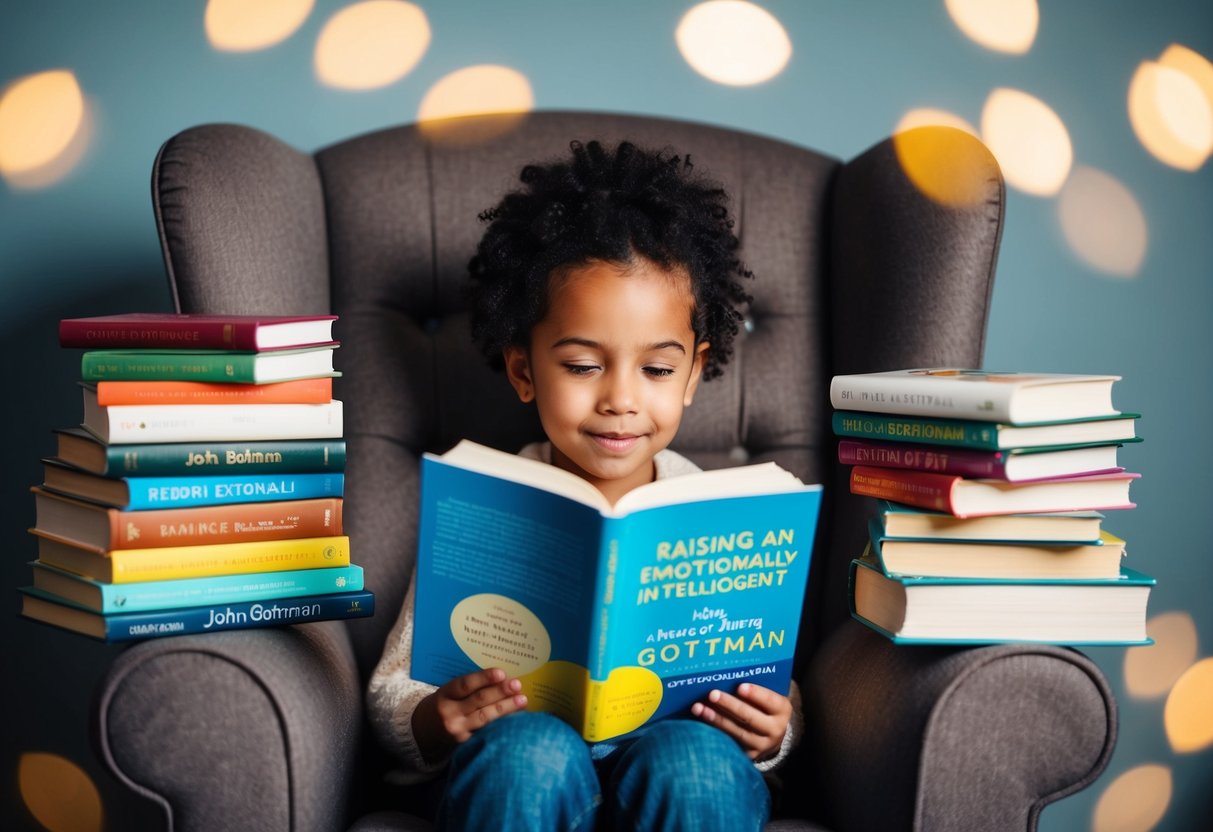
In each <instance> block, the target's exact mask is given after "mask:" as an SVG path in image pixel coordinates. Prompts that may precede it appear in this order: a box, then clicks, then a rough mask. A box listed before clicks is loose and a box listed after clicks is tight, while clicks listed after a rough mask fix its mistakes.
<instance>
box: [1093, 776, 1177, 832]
mask: <svg viewBox="0 0 1213 832" xmlns="http://www.w3.org/2000/svg"><path fill="white" fill-rule="evenodd" d="M1173 788H1174V785H1173V783H1172V778H1171V769H1169V768H1168V767H1167V766H1161V765H1158V764H1156V763H1147V764H1145V765H1140V766H1137V767H1135V768H1131V769H1129V770H1128V771H1126V772H1125V773H1124V774H1122V775H1120V776H1119V777H1117V778H1116V779H1115V780H1113V781H1112V782H1111V783H1110V784H1109V785H1108V787H1107V788H1106V789H1104V793H1103V794H1102V795H1100V796H1099V802H1098V803H1096V804H1095V815H1094V818H1093V820H1092V822H1091V829H1092V832H1148V830H1150V829H1153V828H1154V827H1155V826H1157V825H1158V822H1159V821H1160V820H1162V817H1163V815H1165V814H1166V813H1167V807H1168V806H1170V805H1171V792H1172V790H1173Z"/></svg>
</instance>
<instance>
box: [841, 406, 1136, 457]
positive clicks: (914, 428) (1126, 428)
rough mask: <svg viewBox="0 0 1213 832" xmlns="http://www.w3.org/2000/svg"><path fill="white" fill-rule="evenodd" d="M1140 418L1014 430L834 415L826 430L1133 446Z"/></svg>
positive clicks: (892, 438)
mask: <svg viewBox="0 0 1213 832" xmlns="http://www.w3.org/2000/svg"><path fill="white" fill-rule="evenodd" d="M1139 418H1140V416H1139V415H1138V414H1136V413H1122V414H1120V415H1119V416H1106V417H1103V418H1098V419H1082V420H1079V421H1073V422H1048V423H1044V424H1038V425H1028V426H1016V425H1005V424H999V423H996V422H980V421H976V420H969V419H931V418H924V417H914V416H894V415H886V414H880V413H858V412H856V411H851V410H836V411H834V415H833V417H831V426H832V427H833V429H834V433H835V435H837V436H854V437H859V438H863V439H879V440H884V441H888V442H918V443H922V444H927V445H947V446H951V447H955V448H974V449H977V450H990V451H998V450H1005V449H1009V448H1040V447H1045V446H1058V445H1109V444H1123V443H1127V442H1138V441H1140V440H1139V439H1138V438H1137V436H1136V432H1137V424H1136V420H1137V419H1139Z"/></svg>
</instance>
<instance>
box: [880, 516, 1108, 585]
mask: <svg viewBox="0 0 1213 832" xmlns="http://www.w3.org/2000/svg"><path fill="white" fill-rule="evenodd" d="M868 535H869V538H870V541H871V553H872V558H873V560H875V561H876V562H877V563H878V564H879V565H880V567H881V569H882V570H883V571H884V573H885V574H886V575H918V576H921V577H938V578H1003V579H1008V580H1014V579H1021V578H1022V579H1031V580H1037V579H1039V580H1044V579H1048V578H1104V579H1114V578H1116V577H1117V576H1119V575H1120V561H1121V558H1122V557H1124V554H1125V542H1124V541H1123V540H1121V539H1120V538H1119V537H1117V536H1116V535H1114V534H1111V533H1109V532H1106V531H1105V532H1103V534H1102V536H1101V537H1100V539H1099V540H1098V541H1096V542H1095V543H1079V544H1071V543H1041V542H1030V541H1021V540H940V539H932V538H904V537H886V536H885V534H884V531H883V529H882V528H881V525H880V522H879V521H877V520H872V521H870V522H869V524H868Z"/></svg>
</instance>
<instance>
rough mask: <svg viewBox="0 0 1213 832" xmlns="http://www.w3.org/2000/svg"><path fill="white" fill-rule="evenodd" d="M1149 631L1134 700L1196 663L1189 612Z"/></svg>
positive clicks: (1135, 660) (1132, 654) (1129, 661)
mask: <svg viewBox="0 0 1213 832" xmlns="http://www.w3.org/2000/svg"><path fill="white" fill-rule="evenodd" d="M1077 173H1078V171H1075V174H1077ZM1066 187H1067V188H1069V183H1067V184H1066ZM1062 198H1063V199H1064V198H1065V195H1064V194H1063V195H1062ZM1146 632H1147V633H1148V634H1149V636H1150V638H1152V639H1154V643H1153V644H1151V645H1149V646H1147V647H1134V648H1133V649H1132V650H1126V651H1125V689H1126V690H1127V691H1128V693H1129V696H1131V697H1133V698H1134V699H1157V698H1158V697H1160V696H1165V695H1166V693H1167V691H1169V690H1170V689H1171V686H1172V685H1174V684H1175V680H1176V679H1178V678H1179V677H1180V676H1181V675H1182V674H1183V672H1184V671H1185V670H1187V669H1188V667H1190V666H1191V664H1192V662H1194V661H1196V651H1197V637H1196V624H1195V622H1193V621H1192V616H1191V615H1189V614H1188V613H1186V612H1164V613H1162V614H1161V615H1156V616H1154V617H1153V618H1151V619H1150V620H1149V621H1147V622H1146Z"/></svg>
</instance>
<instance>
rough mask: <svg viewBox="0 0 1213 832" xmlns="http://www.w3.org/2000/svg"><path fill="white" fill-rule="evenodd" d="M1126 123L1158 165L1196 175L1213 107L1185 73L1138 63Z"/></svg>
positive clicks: (1208, 145) (1212, 142) (1209, 140)
mask: <svg viewBox="0 0 1213 832" xmlns="http://www.w3.org/2000/svg"><path fill="white" fill-rule="evenodd" d="M1129 121H1130V123H1131V124H1132V125H1133V132H1134V133H1136V134H1137V138H1138V140H1139V141H1140V142H1141V143H1142V145H1143V146H1144V147H1145V148H1146V150H1148V151H1149V152H1150V153H1151V155H1153V156H1154V157H1155V158H1156V159H1158V160H1159V161H1160V162H1162V163H1164V164H1167V165H1170V166H1171V167H1174V168H1179V169H1180V170H1196V169H1197V168H1199V167H1200V166H1201V165H1203V164H1204V162H1205V159H1207V158H1208V157H1209V153H1210V152H1213V102H1210V100H1209V99H1208V98H1206V97H1205V93H1204V90H1202V89H1201V86H1200V84H1199V83H1198V82H1197V81H1196V80H1195V79H1194V78H1193V77H1192V76H1191V75H1189V74H1188V73H1187V72H1185V71H1183V70H1180V69H1176V68H1175V67H1174V66H1164V65H1162V64H1160V63H1156V62H1154V61H1143V62H1142V63H1141V65H1140V66H1138V67H1137V71H1136V72H1135V73H1133V80H1132V81H1130V82H1129Z"/></svg>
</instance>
